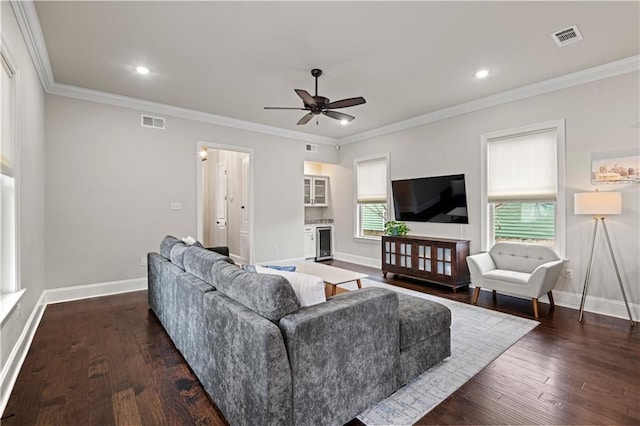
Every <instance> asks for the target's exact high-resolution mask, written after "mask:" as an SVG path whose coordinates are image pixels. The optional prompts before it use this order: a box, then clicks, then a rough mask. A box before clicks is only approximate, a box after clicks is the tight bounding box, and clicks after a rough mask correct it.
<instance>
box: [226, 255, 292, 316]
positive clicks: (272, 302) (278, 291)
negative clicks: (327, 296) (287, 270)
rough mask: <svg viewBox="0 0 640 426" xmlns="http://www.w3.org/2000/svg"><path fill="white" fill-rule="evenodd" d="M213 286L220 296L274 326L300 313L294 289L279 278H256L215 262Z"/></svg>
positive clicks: (258, 276)
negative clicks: (273, 323) (274, 323)
mask: <svg viewBox="0 0 640 426" xmlns="http://www.w3.org/2000/svg"><path fill="white" fill-rule="evenodd" d="M213 283H214V284H213V285H214V286H215V287H216V288H217V289H218V291H220V292H221V293H223V294H225V295H226V296H228V297H230V298H231V299H233V300H235V301H236V302H238V303H241V304H243V305H244V306H246V307H247V308H249V309H251V310H252V311H254V312H256V313H258V314H259V315H261V316H263V317H265V318H267V319H268V320H270V321H273V322H277V321H279V320H280V318H282V317H283V316H285V315H287V314H290V313H292V312H295V311H297V310H298V309H300V301H299V300H298V297H297V296H296V294H295V292H294V291H293V287H291V284H290V283H289V281H287V279H286V278H284V277H281V276H279V275H273V274H256V273H252V272H247V271H245V270H243V269H242V268H239V267H237V266H235V265H229V264H227V263H226V262H215V263H214V264H213Z"/></svg>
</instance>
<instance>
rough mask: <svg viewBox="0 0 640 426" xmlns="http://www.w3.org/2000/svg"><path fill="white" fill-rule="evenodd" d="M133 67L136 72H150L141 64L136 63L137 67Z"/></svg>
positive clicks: (144, 73) (143, 73)
mask: <svg viewBox="0 0 640 426" xmlns="http://www.w3.org/2000/svg"><path fill="white" fill-rule="evenodd" d="M133 69H134V70H135V72H137V73H138V74H142V75H147V74H149V72H151V71H150V70H149V68H147V67H143V66H142V65H138V66H137V67H134V68H133Z"/></svg>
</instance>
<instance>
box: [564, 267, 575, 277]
mask: <svg viewBox="0 0 640 426" xmlns="http://www.w3.org/2000/svg"><path fill="white" fill-rule="evenodd" d="M564 276H565V277H567V278H573V271H572V270H571V269H567V270H566V271H565V272H564Z"/></svg>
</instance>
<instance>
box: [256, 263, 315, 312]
mask: <svg viewBox="0 0 640 426" xmlns="http://www.w3.org/2000/svg"><path fill="white" fill-rule="evenodd" d="M255 268H256V272H257V273H259V274H271V275H280V276H282V277H284V278H286V279H287V281H289V283H290V284H291V287H292V288H293V291H294V293H295V294H296V296H297V297H298V300H299V301H300V305H302V306H312V305H317V304H318V303H323V302H326V301H327V296H326V294H325V292H324V281H323V280H322V278H320V277H316V276H315V275H308V274H303V273H300V272H289V271H282V270H278V269H271V268H265V267H263V266H258V265H256V266H255Z"/></svg>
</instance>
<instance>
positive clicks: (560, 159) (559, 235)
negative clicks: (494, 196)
mask: <svg viewBox="0 0 640 426" xmlns="http://www.w3.org/2000/svg"><path fill="white" fill-rule="evenodd" d="M544 130H555V132H556V161H557V165H556V167H557V169H556V173H557V175H556V182H557V183H556V188H557V189H556V196H557V200H556V203H555V204H556V207H555V217H554V224H555V226H554V227H555V243H554V249H555V250H556V252H558V254H559V255H560V257H564V256H565V252H566V210H567V203H566V136H565V119H559V120H553V121H546V122H542V123H537V124H531V125H527V126H522V127H516V128H511V129H506V130H499V131H495V132H489V133H483V134H482V135H481V136H480V141H481V172H480V182H481V184H480V187H481V193H480V202H481V206H482V207H481V209H480V212H481V218H480V222H481V250H483V251H488V250H489V249H490V248H491V247H492V246H493V244H494V243H495V235H494V231H493V224H494V222H495V214H494V208H493V206H494V203H489V202H488V191H487V173H488V169H487V143H488V141H489V140H491V139H496V138H509V137H515V136H519V135H523V134H527V133H537V132H541V131H544Z"/></svg>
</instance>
